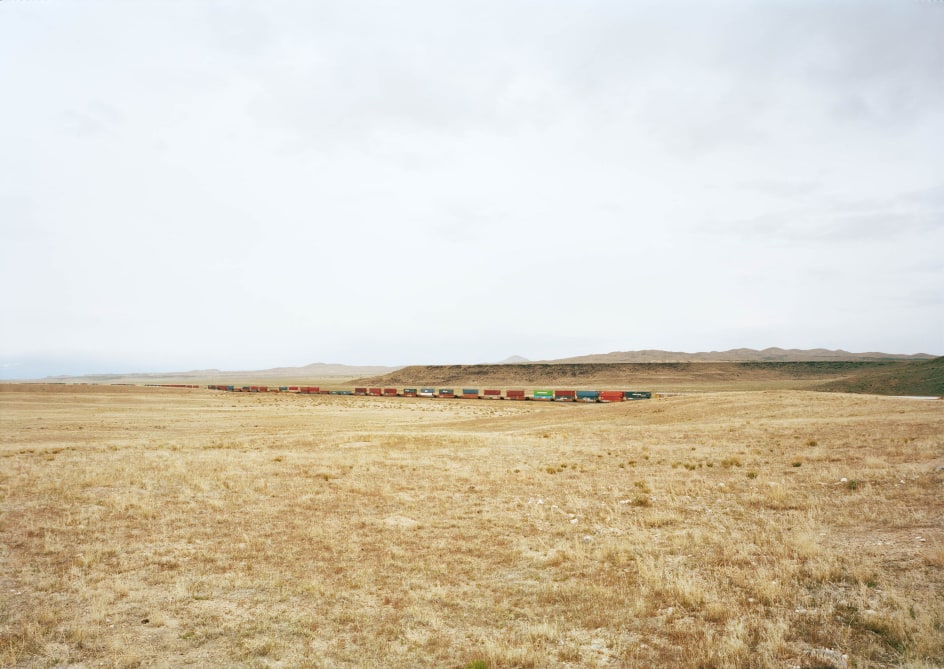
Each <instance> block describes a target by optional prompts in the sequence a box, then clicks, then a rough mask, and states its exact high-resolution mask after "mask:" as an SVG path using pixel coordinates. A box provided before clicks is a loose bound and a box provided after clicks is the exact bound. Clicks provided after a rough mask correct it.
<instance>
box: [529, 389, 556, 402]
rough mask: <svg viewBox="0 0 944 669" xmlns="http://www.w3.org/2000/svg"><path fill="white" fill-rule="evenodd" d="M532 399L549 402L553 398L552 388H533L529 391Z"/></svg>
mask: <svg viewBox="0 0 944 669" xmlns="http://www.w3.org/2000/svg"><path fill="white" fill-rule="evenodd" d="M531 397H532V399H535V400H538V401H539V402H550V401H551V400H553V399H554V391H553V390H535V391H534V392H533V393H531Z"/></svg>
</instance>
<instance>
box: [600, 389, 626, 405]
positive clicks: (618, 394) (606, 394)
mask: <svg viewBox="0 0 944 669" xmlns="http://www.w3.org/2000/svg"><path fill="white" fill-rule="evenodd" d="M600 401H601V402H622V401H623V391H622V390H604V391H603V392H601V393H600Z"/></svg>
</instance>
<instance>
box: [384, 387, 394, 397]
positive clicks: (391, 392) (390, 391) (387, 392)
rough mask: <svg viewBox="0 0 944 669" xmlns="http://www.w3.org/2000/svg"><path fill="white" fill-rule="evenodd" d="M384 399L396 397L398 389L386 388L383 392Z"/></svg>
mask: <svg viewBox="0 0 944 669" xmlns="http://www.w3.org/2000/svg"><path fill="white" fill-rule="evenodd" d="M383 394H384V397H396V396H397V389H396V388H384V390H383Z"/></svg>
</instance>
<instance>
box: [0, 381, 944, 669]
mask: <svg viewBox="0 0 944 669" xmlns="http://www.w3.org/2000/svg"><path fill="white" fill-rule="evenodd" d="M0 439H2V441H0V666H4V667H54V666H57V667H99V666H105V667H136V666H149V667H179V666H248V667H383V668H388V667H389V668H392V667H451V668H456V669H466V668H469V667H476V668H483V667H488V668H493V669H498V668H501V667H686V668H687V667H706V668H707V667H719V668H720V667H777V668H787V667H842V666H848V667H913V668H915V669H919V668H920V669H930V668H932V667H941V666H944V471H942V469H941V468H942V467H944V402H941V401H916V400H905V399H895V398H882V397H874V396H855V395H842V394H818V393H813V392H805V391H795V390H778V391H763V392H728V393H705V394H698V395H689V396H678V397H667V398H663V399H655V400H651V401H645V402H631V403H622V404H611V405H574V404H567V405H560V404H544V403H536V402H507V401H506V402H487V401H461V400H423V399H415V400H413V399H380V398H360V397H333V396H310V397H309V396H294V395H279V394H262V395H258V394H252V395H250V394H225V393H218V392H214V391H207V390H171V389H159V388H135V387H107V386H39V385H36V386H24V385H0Z"/></svg>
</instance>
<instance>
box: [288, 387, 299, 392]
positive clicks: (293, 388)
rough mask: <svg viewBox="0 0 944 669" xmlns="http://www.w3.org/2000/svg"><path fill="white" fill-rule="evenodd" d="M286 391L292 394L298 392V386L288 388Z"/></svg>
mask: <svg viewBox="0 0 944 669" xmlns="http://www.w3.org/2000/svg"><path fill="white" fill-rule="evenodd" d="M288 389H289V391H290V392H293V393H297V392H298V386H289V387H288Z"/></svg>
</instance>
